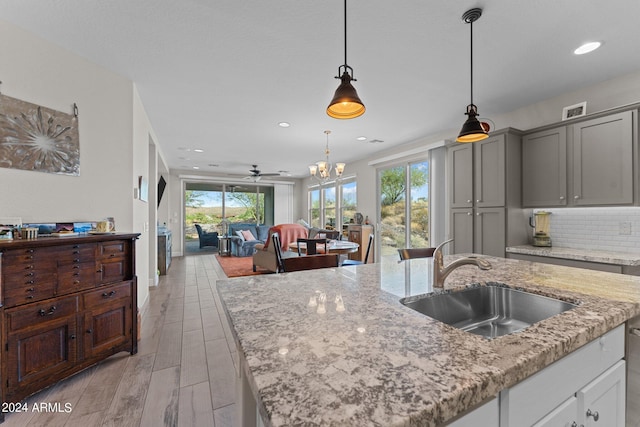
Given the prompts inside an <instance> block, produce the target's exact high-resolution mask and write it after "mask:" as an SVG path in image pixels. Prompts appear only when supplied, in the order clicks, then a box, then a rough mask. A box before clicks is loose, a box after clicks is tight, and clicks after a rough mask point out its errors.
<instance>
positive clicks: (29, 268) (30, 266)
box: [24, 265, 33, 270]
mask: <svg viewBox="0 0 640 427" xmlns="http://www.w3.org/2000/svg"><path fill="white" fill-rule="evenodd" d="M24 269H25V270H33V265H27V266H26V267H25V268H24Z"/></svg>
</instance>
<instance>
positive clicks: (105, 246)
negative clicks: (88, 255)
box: [98, 240, 129, 259]
mask: <svg viewBox="0 0 640 427" xmlns="http://www.w3.org/2000/svg"><path fill="white" fill-rule="evenodd" d="M128 248H129V245H128V243H127V242H126V241H122V240H114V241H113V242H102V243H100V244H98V257H99V258H102V259H105V258H114V257H123V256H125V255H126V254H127V253H128Z"/></svg>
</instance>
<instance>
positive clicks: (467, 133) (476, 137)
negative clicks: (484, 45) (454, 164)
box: [456, 8, 489, 142]
mask: <svg viewBox="0 0 640 427" xmlns="http://www.w3.org/2000/svg"><path fill="white" fill-rule="evenodd" d="M480 16H482V9H480V8H474V9H470V10H468V11H466V12H465V13H464V14H463V15H462V20H463V21H464V22H465V23H467V24H469V25H470V27H471V103H470V104H469V105H467V112H466V113H465V114H466V115H467V116H468V117H467V121H466V122H464V124H463V125H462V129H461V130H460V134H459V135H458V138H457V139H456V141H457V142H476V141H482V140H483V139H486V138H488V137H489V134H488V133H487V130H486V129H485V127H484V126H482V123H480V121H479V120H478V119H477V117H478V107H476V105H475V104H474V103H473V23H474V22H475V21H477V20H478V19H479V18H480Z"/></svg>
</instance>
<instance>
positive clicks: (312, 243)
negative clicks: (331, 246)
mask: <svg viewBox="0 0 640 427" xmlns="http://www.w3.org/2000/svg"><path fill="white" fill-rule="evenodd" d="M297 242H298V255H304V254H305V253H306V254H307V255H316V254H318V253H322V254H326V253H328V252H327V242H328V240H327V239H303V238H298V240H297ZM301 243H304V246H305V248H306V250H305V252H302V251H301V248H300V246H302V245H301ZM318 245H324V249H323V250H321V251H318Z"/></svg>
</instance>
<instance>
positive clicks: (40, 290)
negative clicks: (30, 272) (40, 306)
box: [4, 280, 55, 307]
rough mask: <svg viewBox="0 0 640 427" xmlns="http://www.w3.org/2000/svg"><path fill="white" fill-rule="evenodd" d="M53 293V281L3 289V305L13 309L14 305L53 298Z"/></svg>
mask: <svg viewBox="0 0 640 427" xmlns="http://www.w3.org/2000/svg"><path fill="white" fill-rule="evenodd" d="M54 293H55V281H53V280H49V281H41V282H34V283H25V284H23V285H22V286H12V287H11V288H8V287H7V288H5V293H4V305H5V307H13V306H16V305H22V304H28V303H31V302H36V301H40V300H43V299H47V298H53V296H54Z"/></svg>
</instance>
